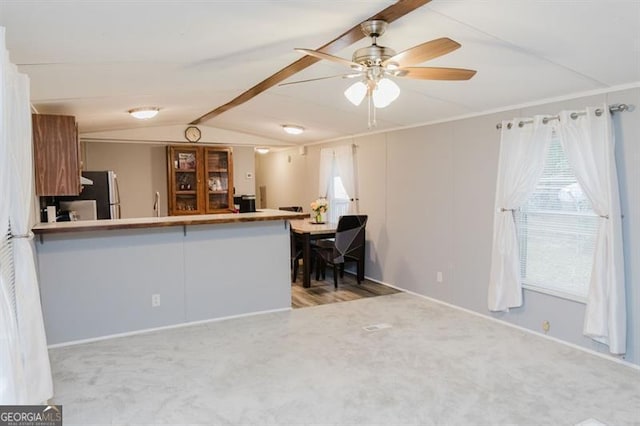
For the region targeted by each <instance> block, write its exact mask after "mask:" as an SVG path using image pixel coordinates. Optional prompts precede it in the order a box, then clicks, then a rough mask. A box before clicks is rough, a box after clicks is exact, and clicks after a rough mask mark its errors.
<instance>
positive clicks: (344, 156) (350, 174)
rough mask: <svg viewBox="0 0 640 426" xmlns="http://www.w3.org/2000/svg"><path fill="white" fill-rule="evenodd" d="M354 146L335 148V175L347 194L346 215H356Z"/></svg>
mask: <svg viewBox="0 0 640 426" xmlns="http://www.w3.org/2000/svg"><path fill="white" fill-rule="evenodd" d="M353 151H354V146H353V145H351V144H349V145H343V146H338V147H336V148H335V151H334V152H335V159H336V167H337V169H338V170H337V174H338V175H339V176H340V179H342V185H343V186H344V189H345V191H347V194H349V199H350V200H349V206H348V208H347V212H346V214H356V213H358V194H357V188H356V176H355V162H354V161H355V156H354V155H353Z"/></svg>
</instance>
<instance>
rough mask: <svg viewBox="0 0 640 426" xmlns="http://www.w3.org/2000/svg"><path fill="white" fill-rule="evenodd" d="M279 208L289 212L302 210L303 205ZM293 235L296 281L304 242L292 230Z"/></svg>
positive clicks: (293, 264)
mask: <svg viewBox="0 0 640 426" xmlns="http://www.w3.org/2000/svg"><path fill="white" fill-rule="evenodd" d="M278 210H282V211H288V212H298V213H301V212H302V207H301V206H290V207H279V208H278ZM290 233H291V234H290V235H291V244H290V246H291V258H290V259H291V266H290V267H291V282H292V283H295V282H296V278H297V277H298V267H299V263H300V259H302V243H301V242H299V241H298V240H297V238H296V237H295V235H294V234H293V231H290Z"/></svg>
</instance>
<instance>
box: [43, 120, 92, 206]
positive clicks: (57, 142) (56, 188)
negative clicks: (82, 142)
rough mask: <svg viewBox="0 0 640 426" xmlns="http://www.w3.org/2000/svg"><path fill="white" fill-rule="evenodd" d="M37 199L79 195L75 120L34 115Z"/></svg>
mask: <svg viewBox="0 0 640 426" xmlns="http://www.w3.org/2000/svg"><path fill="white" fill-rule="evenodd" d="M32 122H33V157H34V162H35V179H36V182H35V183H36V195H41V196H42V195H78V194H79V193H80V147H79V144H78V130H77V127H76V120H75V117H73V116H69V115H47V114H33V115H32Z"/></svg>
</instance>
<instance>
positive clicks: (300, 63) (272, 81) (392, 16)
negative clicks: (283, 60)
mask: <svg viewBox="0 0 640 426" xmlns="http://www.w3.org/2000/svg"><path fill="white" fill-rule="evenodd" d="M430 1H431V0H402V1H397V2H395V3H393V4H391V5H390V6H388V7H386V8H384V9H383V10H381V11H379V12H378V13H376V14H374V15H372V16H370V17H369V18H367V19H365V21H370V20H372V19H382V20H383V21H387V22H388V23H392V22H393V21H395V20H397V19H398V18H402V17H403V16H405V15H406V14H408V13H411V12H412V11H414V10H416V9H417V8H419V7H421V6H424V5H425V4H427V3H429V2H430ZM363 38H364V33H363V32H362V29H361V28H360V23H358V24H357V25H354V26H353V27H352V28H350V29H348V30H347V31H345V32H344V33H342V34H341V35H339V36H338V37H336V38H334V39H333V40H331V41H330V42H328V43H326V44H324V45H322V46H321V47H319V48H318V49H317V50H321V51H323V52H327V53H338V52H339V51H341V50H342V49H344V48H345V47H347V46H350V45H352V44H353V43H355V42H356V41H358V40H361V39H363ZM316 62H318V60H317V59H315V58H313V57H308V56H305V57H302V58H300V59H298V60H297V61H295V62H294V63H292V64H290V65H287V66H286V67H284V68H283V69H281V70H280V71H278V72H276V73H275V74H272V75H271V76H269V77H267V78H266V79H264V80H262V81H261V82H260V83H258V84H256V85H255V86H253V87H251V88H250V89H247V90H246V91H244V92H243V93H241V94H240V95H238V96H236V97H235V98H233V99H232V100H230V101H229V102H227V103H226V104H224V105H220V106H219V107H217V108H215V109H213V110H211V111H209V112H207V113H205V114H203V115H201V116H200V117H198V118H196V119H195V120H193V121H192V122H191V123H190V124H194V125H195V124H199V123H202V122H203V121H205V120H209V119H211V118H213V117H216V116H218V115H220V114H222V113H223V112H225V111H228V110H230V109H231V108H235V107H237V106H238V105H242V104H243V103H245V102H247V101H248V100H250V99H252V98H253V97H255V96H257V95H259V94H260V93H262V92H264V91H265V90H267V89H269V88H270V87H273V86H275V85H276V84H278V83H280V82H281V81H284V80H286V79H287V78H289V77H291V76H292V75H293V74H295V73H297V72H300V71H302V70H303V69H305V68H307V67H309V66H311V65H313V64H315V63H316Z"/></svg>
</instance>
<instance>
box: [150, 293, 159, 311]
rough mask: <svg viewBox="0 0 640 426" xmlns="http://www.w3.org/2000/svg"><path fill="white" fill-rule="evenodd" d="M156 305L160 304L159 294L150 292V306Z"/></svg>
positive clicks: (154, 306) (155, 306)
mask: <svg viewBox="0 0 640 426" xmlns="http://www.w3.org/2000/svg"><path fill="white" fill-rule="evenodd" d="M158 306H160V295H159V294H152V295H151V307H153V308H157V307H158Z"/></svg>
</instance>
